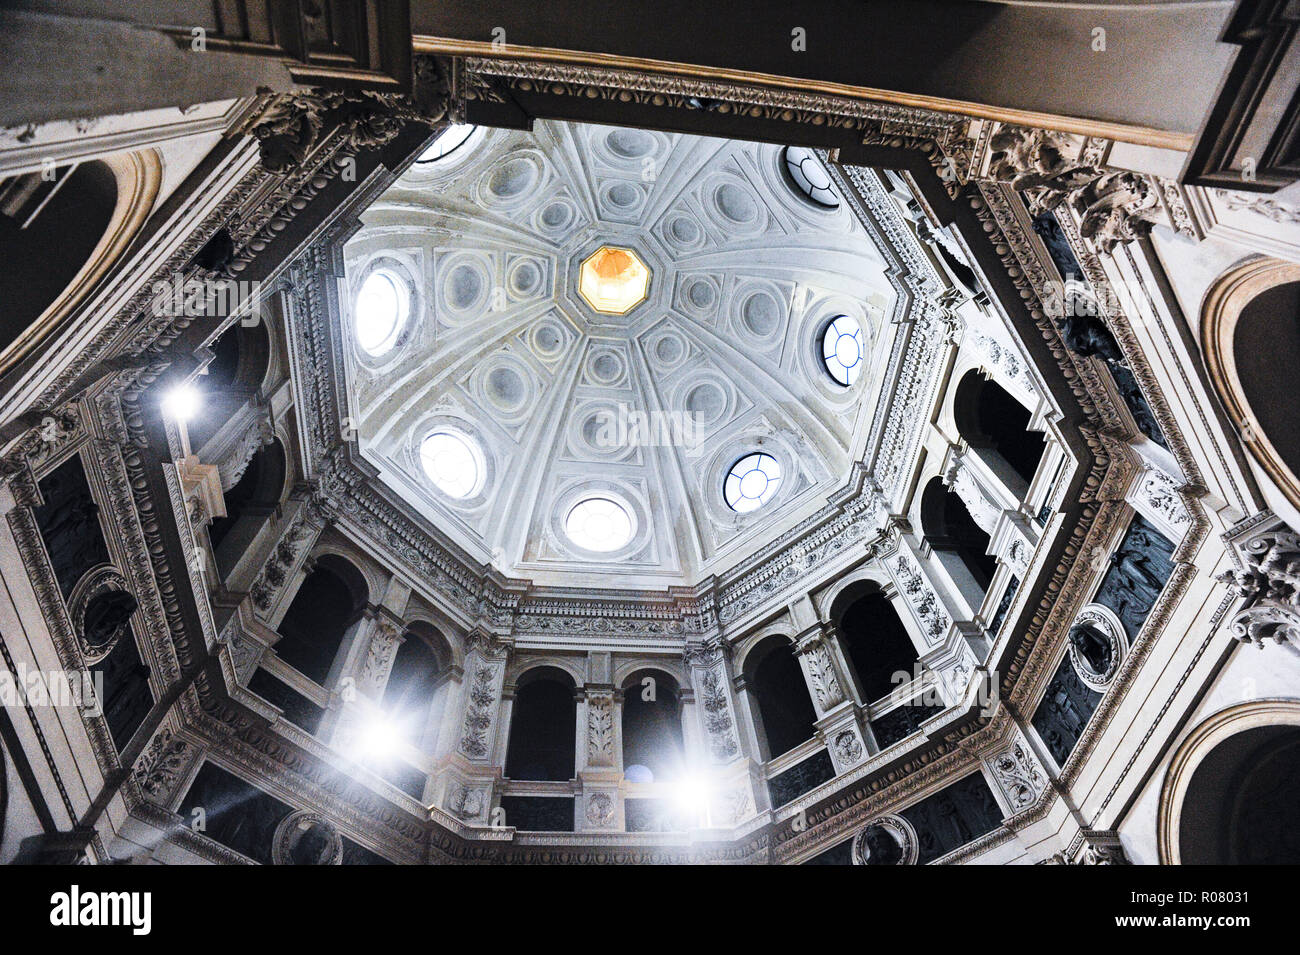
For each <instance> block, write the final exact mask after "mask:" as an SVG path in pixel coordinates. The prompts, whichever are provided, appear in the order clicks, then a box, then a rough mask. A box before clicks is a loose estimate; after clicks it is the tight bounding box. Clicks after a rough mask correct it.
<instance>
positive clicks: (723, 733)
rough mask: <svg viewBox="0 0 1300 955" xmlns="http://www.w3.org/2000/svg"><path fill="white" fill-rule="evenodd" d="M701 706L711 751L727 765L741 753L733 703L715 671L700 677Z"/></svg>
mask: <svg viewBox="0 0 1300 955" xmlns="http://www.w3.org/2000/svg"><path fill="white" fill-rule="evenodd" d="M700 705H701V707H703V709H704V728H705V729H706V730H707V731H708V734H709V751H710V752H711V753H712V754H713V758H714V759H715V760H717V761H718V762H720V763H725V762H726V761H727V760H729V759H731V758H733V757H734V756H735V755H736V754H737V753H739V752H740V746H739V744H738V743H737V742H736V729H735V724H734V723H733V722H732V719H731V703H730V701H729V700H728V699H727V691H726V688H725V687H724V686H723V682H722V677H721V676H720V675H719V674H718V671H717V670H715V669H709V670H705V671H704V673H703V674H702V675H701V676H700Z"/></svg>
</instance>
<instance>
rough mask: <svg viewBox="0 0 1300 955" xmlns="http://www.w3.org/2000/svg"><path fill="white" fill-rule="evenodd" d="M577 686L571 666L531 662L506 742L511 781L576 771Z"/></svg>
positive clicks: (553, 778) (563, 776)
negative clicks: (563, 667) (561, 667)
mask: <svg viewBox="0 0 1300 955" xmlns="http://www.w3.org/2000/svg"><path fill="white" fill-rule="evenodd" d="M577 692H578V691H577V684H576V683H575V681H574V679H573V676H572V674H570V673H569V672H568V670H563V669H560V668H559V667H555V666H551V665H548V664H544V663H543V664H538V665H536V666H531V667H529V668H528V669H527V670H524V671H523V672H522V673H520V674H519V677H518V679H517V680H516V686H515V692H514V702H513V703H512V705H511V712H510V734H509V739H508V740H507V744H506V763H505V775H506V776H507V777H508V778H510V779H517V780H529V781H541V782H564V781H566V780H570V779H573V778H574V776H575V774H576V773H577V721H578V702H577Z"/></svg>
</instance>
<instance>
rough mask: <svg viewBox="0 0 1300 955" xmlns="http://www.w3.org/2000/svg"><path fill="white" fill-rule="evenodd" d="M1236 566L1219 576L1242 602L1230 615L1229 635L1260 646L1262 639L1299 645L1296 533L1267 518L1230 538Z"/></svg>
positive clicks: (1299, 565) (1298, 549)
mask: <svg viewBox="0 0 1300 955" xmlns="http://www.w3.org/2000/svg"><path fill="white" fill-rule="evenodd" d="M1228 537H1229V543H1232V544H1235V549H1234V557H1235V559H1236V561H1237V565H1238V566H1237V568H1236V569H1235V570H1231V571H1228V572H1226V573H1224V574H1222V575H1220V577H1219V580H1221V581H1223V582H1225V583H1228V584H1231V585H1232V586H1233V588H1234V589H1235V590H1236V592H1237V594H1238V596H1240V597H1241V598H1242V599H1243V600H1244V601H1245V602H1246V605H1245V606H1244V607H1243V608H1242V609H1241V610H1239V611H1238V612H1237V614H1236V616H1234V617H1233V618H1232V624H1231V630H1232V635H1233V636H1234V637H1235V638H1236V639H1238V640H1240V641H1241V642H1242V643H1253V644H1255V645H1256V646H1259V647H1262V646H1264V645H1265V644H1266V642H1267V641H1269V640H1272V641H1275V642H1277V643H1285V642H1288V641H1289V642H1290V643H1291V644H1292V646H1295V647H1300V534H1297V533H1296V532H1295V531H1293V530H1292V529H1291V528H1290V527H1288V526H1287V525H1286V524H1284V523H1282V522H1281V521H1276V520H1274V521H1271V522H1268V523H1267V524H1266V525H1265V526H1264V527H1263V529H1259V530H1255V531H1253V532H1251V533H1249V534H1248V535H1247V536H1245V537H1244V538H1242V539H1237V540H1232V539H1231V538H1232V535H1228Z"/></svg>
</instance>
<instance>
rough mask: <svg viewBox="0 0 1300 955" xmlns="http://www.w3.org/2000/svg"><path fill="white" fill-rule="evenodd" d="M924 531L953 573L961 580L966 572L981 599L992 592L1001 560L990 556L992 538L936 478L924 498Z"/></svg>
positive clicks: (936, 552) (961, 502)
mask: <svg viewBox="0 0 1300 955" xmlns="http://www.w3.org/2000/svg"><path fill="white" fill-rule="evenodd" d="M921 530H922V532H923V533H924V535H925V539H926V541H927V542H928V543H929V544H930V547H931V548H932V549H933V551H934V552H935V554H936V555H937V556H938V557H939V559H940V560H941V561H943V563H944V565H945V566H946V567H947V568H948V570H949V572H950V573H953V574H954V576H956V577H958V578H960V576H961V571H964V572H965V575H966V576H967V577H969V580H970V583H971V584H972V585H973V587H974V588H975V589H976V590H978V591H979V595H980V596H981V597H982V596H983V594H985V593H987V592H988V589H989V584H990V583H992V581H993V575H994V573H995V572H996V571H997V567H998V562H997V558H996V557H993V556H991V555H990V554H989V553H988V548H989V535H988V534H986V533H984V531H983V530H981V529H980V526H979V525H978V524H976V523H975V520H974V518H972V517H971V516H970V511H968V510H967V509H966V505H965V503H963V501H962V499H961V498H960V497H958V496H957V494H956V492H954V491H953V490H952V489H951V488H949V487H948V486H947V485H945V484H944V483H943V481H942V479H940V478H937V477H936V478H932V479H931V481H930V483H929V484H927V485H926V486H925V491H924V493H923V494H922V495H921ZM958 584H959V585H961V584H962V581H961V580H960V579H959V580H958Z"/></svg>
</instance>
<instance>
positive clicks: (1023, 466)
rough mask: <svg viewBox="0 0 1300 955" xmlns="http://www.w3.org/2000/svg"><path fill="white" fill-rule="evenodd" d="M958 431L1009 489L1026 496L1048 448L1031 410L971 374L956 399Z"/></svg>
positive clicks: (997, 386) (995, 386)
mask: <svg viewBox="0 0 1300 955" xmlns="http://www.w3.org/2000/svg"><path fill="white" fill-rule="evenodd" d="M953 414H954V416H955V417H956V420H957V431H958V433H959V434H960V435H961V436H962V437H963V438H964V439H965V440H966V443H967V444H969V445H970V446H971V447H972V448H974V449H975V451H976V453H977V454H978V455H979V456H980V458H981V459H982V460H983V461H984V462H985V463H986V464H987V465H988V466H989V467H990V469H991V470H992V471H993V472H994V473H995V474H997V475H998V477H1000V478H1001V479H1002V480H1003V482H1004V483H1006V485H1007V487H1008V488H1010V489H1011V490H1012V491H1013V492H1015V493H1016V494H1017V495H1018V496H1020V497H1023V496H1024V494H1025V492H1026V491H1028V490H1029V484H1030V482H1032V481H1033V479H1034V474H1035V472H1036V471H1037V470H1038V463H1039V462H1040V461H1041V460H1042V459H1043V452H1044V451H1045V450H1046V448H1047V439H1046V438H1045V437H1044V436H1043V434H1042V433H1041V432H1038V431H1030V430H1029V421H1030V418H1031V415H1030V413H1029V409H1028V408H1026V407H1025V406H1024V405H1022V404H1021V403H1020V402H1019V401H1017V400H1016V399H1015V398H1013V397H1012V396H1011V395H1010V394H1008V392H1007V390H1006V389H1005V388H1003V387H1002V386H1001V385H999V384H998V383H997V382H995V381H990V380H988V379H987V378H985V377H984V376H983V375H981V374H980V373H979V372H978V371H974V370H971V371H968V372H967V373H966V374H965V375H964V376H963V377H962V379H961V382H960V383H959V384H958V385H957V392H956V394H955V395H954V399H953Z"/></svg>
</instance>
